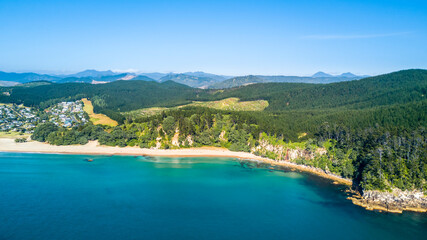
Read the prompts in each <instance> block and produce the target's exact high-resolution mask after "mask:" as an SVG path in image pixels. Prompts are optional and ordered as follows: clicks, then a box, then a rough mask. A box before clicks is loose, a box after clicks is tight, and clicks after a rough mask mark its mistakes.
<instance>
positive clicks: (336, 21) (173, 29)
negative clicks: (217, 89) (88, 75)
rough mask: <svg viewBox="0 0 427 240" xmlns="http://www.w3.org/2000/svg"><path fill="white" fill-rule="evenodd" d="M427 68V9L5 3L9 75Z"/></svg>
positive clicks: (0, 22) (372, 4)
mask: <svg viewBox="0 0 427 240" xmlns="http://www.w3.org/2000/svg"><path fill="white" fill-rule="evenodd" d="M407 68H427V1H426V0H423V1H410V0H399V1H396V0H384V1H382V0H370V1H351V0H340V1H329V0H318V1H306V0H295V1H285V0H282V1H269V0H263V1H231V0H228V1H222V0H215V1H179V0H174V1H172V0H169V1H167V0H165V1H161V0H157V1H126V0H120V1H118V0H117V1H108V0H102V1H83V0H68V1H46V0H28V1H25V0H0V70H1V71H19V72H22V71H38V72H41V71H44V72H75V71H80V70H84V69H97V70H107V69H112V70H128V69H134V70H139V71H142V72H153V71H159V72H171V71H173V72H185V71H205V72H212V73H217V74H230V75H243V74H287V75H291V74H294V75H309V74H313V73H314V72H316V71H319V70H322V71H325V72H329V73H341V72H348V71H351V72H353V73H357V74H372V75H374V74H379V73H385V72H391V71H395V70H400V69H407Z"/></svg>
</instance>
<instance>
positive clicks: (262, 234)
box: [0, 153, 427, 240]
mask: <svg viewBox="0 0 427 240" xmlns="http://www.w3.org/2000/svg"><path fill="white" fill-rule="evenodd" d="M89 158H91V159H93V160H94V161H93V162H87V161H85V160H86V159H89ZM346 197H347V195H346V193H345V192H344V187H340V186H337V185H333V184H331V183H330V181H329V180H324V179H321V178H318V177H316V176H311V175H308V174H303V173H296V172H290V171H283V170H275V171H271V170H269V169H268V168H267V166H258V167H256V164H255V163H250V164H244V163H241V162H239V161H238V160H236V159H231V158H163V157H161V158H160V157H141V156H140V157H133V156H86V155H60V154H25V153H0V239H2V240H3V239H168V240H171V239H233V240H237V239H358V240H360V239H427V214H421V213H404V214H391V213H379V212H371V211H366V210H364V209H363V208H361V207H358V206H354V205H353V204H352V203H351V201H349V200H346Z"/></svg>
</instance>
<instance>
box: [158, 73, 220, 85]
mask: <svg viewBox="0 0 427 240" xmlns="http://www.w3.org/2000/svg"><path fill="white" fill-rule="evenodd" d="M165 81H174V82H177V83H181V84H185V85H187V86H190V87H196V88H200V87H207V86H209V85H212V84H214V83H216V82H218V80H215V79H213V78H210V77H197V76H191V75H187V74H183V73H180V74H169V75H166V76H164V77H162V78H160V80H159V82H165Z"/></svg>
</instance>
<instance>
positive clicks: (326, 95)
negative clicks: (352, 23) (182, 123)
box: [211, 70, 427, 111]
mask: <svg viewBox="0 0 427 240" xmlns="http://www.w3.org/2000/svg"><path fill="white" fill-rule="evenodd" d="M231 96H232V97H239V98H241V99H242V100H254V99H265V100H267V101H268V102H269V104H270V105H269V107H268V108H267V109H266V110H270V111H271V110H286V109H322V108H336V107H346V108H353V109H360V108H368V107H374V106H382V105H390V104H396V103H407V102H413V101H420V100H423V99H426V98H427V97H426V96H427V70H403V71H399V72H394V73H389V74H385V75H380V76H376V77H369V78H364V79H361V80H354V81H348V82H339V83H330V84H324V85H315V84H301V83H263V84H253V85H249V86H245V87H237V88H232V89H226V90H224V91H221V92H215V94H213V95H212V97H211V98H216V99H223V98H227V97H231Z"/></svg>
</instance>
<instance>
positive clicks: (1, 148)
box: [0, 138, 352, 186]
mask: <svg viewBox="0 0 427 240" xmlns="http://www.w3.org/2000/svg"><path fill="white" fill-rule="evenodd" d="M0 152H27V153H62V154H89V155H90V154H102V155H146V156H164V157H231V158H239V159H247V160H257V161H262V162H265V163H268V164H271V165H276V166H284V167H287V168H290V169H291V170H294V171H295V170H296V171H303V172H309V173H312V174H315V175H318V176H320V177H323V178H328V179H331V180H333V181H334V183H337V184H345V185H350V186H351V184H352V182H351V180H349V179H344V178H341V177H338V176H335V175H332V174H327V173H325V172H323V171H321V170H319V169H316V168H312V167H307V166H303V165H298V164H295V163H291V162H284V161H282V162H277V161H274V160H271V159H268V158H263V157H259V156H256V155H254V154H251V153H247V152H233V151H230V150H228V149H224V148H216V147H202V148H183V149H167V150H166V149H147V148H139V147H123V148H121V147H109V146H102V145H99V144H98V142H97V141H91V142H89V143H88V144H86V145H71V146H54V145H50V144H48V143H41V142H36V141H29V142H26V143H16V142H15V141H14V139H13V138H0Z"/></svg>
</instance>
